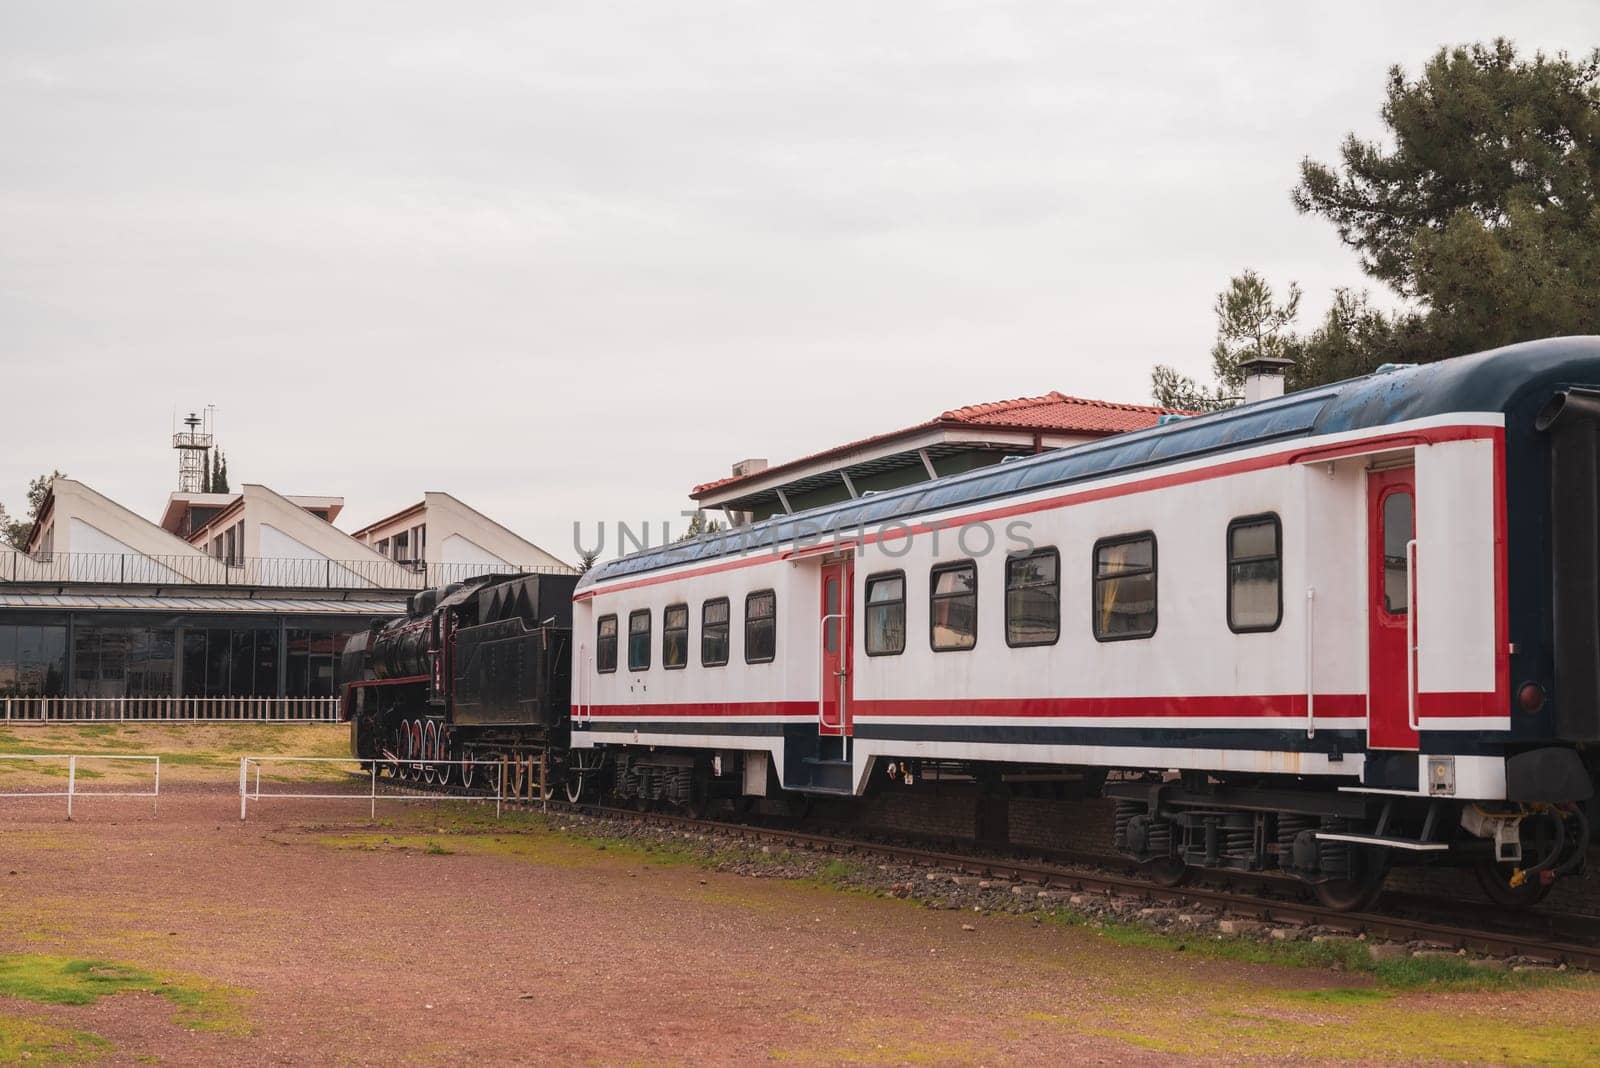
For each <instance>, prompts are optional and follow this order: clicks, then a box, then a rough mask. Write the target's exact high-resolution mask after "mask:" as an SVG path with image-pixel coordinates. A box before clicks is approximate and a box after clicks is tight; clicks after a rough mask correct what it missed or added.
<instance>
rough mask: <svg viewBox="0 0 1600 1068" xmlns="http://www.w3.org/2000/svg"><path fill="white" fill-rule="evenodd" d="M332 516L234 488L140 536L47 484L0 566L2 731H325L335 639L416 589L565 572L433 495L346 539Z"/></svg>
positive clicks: (69, 483) (65, 484)
mask: <svg viewBox="0 0 1600 1068" xmlns="http://www.w3.org/2000/svg"><path fill="white" fill-rule="evenodd" d="M343 509H344V499H343V498H342V497H335V496H286V495H282V494H279V493H277V492H275V491H274V490H272V489H270V488H269V487H267V486H262V485H255V484H248V485H245V486H243V487H241V488H240V490H239V491H238V492H234V493H201V492H195V491H180V492H178V493H174V494H172V495H171V496H170V497H169V498H168V500H167V503H166V507H165V509H164V510H163V512H162V514H161V517H160V520H159V521H157V522H153V521H151V520H149V519H146V518H144V517H143V516H141V515H139V514H137V513H136V512H134V511H132V510H131V509H129V508H127V507H125V506H124V505H122V504H119V503H118V502H116V501H113V500H111V499H110V498H109V497H106V496H105V495H103V494H101V493H99V492H97V491H95V490H94V489H93V488H92V487H90V486H88V485H87V484H85V483H83V482H81V481H78V480H76V479H69V478H58V479H56V480H55V482H54V483H53V484H52V486H51V489H50V494H49V496H48V498H47V499H46V500H45V502H44V504H43V506H42V507H41V508H40V510H39V513H38V518H37V520H36V521H35V523H34V526H33V530H32V533H31V535H30V537H29V539H28V544H27V545H26V546H25V547H24V548H23V549H21V550H0V709H3V716H4V718H8V719H13V720H27V719H41V718H57V717H61V718H66V717H72V718H90V717H92V718H128V719H134V718H143V719H162V718H207V717H216V718H235V717H249V718H309V719H326V718H335V716H336V708H337V700H336V696H335V695H336V694H337V693H338V686H339V684H340V683H341V682H342V681H343V680H341V679H339V678H338V670H339V651H340V649H341V648H342V647H343V645H344V642H345V639H346V638H348V637H349V636H350V635H351V634H353V633H355V632H358V631H361V630H364V629H366V628H367V627H368V626H369V625H371V623H373V622H374V621H377V620H382V619H387V618H390V617H392V616H396V615H399V614H401V613H403V612H404V611H405V604H406V598H407V597H409V596H410V595H411V594H412V593H414V592H415V591H417V590H420V589H424V588H426V587H429V586H441V585H448V584H449V583H451V582H457V581H460V580H462V579H465V578H469V577H471V576H473V575H478V574H484V573H487V572H506V571H570V570H571V569H570V568H569V567H568V565H566V564H565V563H563V562H562V561H561V560H559V559H557V558H556V557H555V556H553V555H552V554H550V553H548V552H546V551H545V550H543V549H541V548H539V547H538V546H537V545H534V544H533V543H531V542H528V541H526V540H524V539H522V538H519V537H517V535H515V534H513V533H512V532H510V531H509V530H507V529H506V528H505V527H503V526H501V525H500V524H499V523H496V522H495V521H494V520H492V519H490V518H489V517H488V516H485V515H483V514H482V513H480V512H477V511H476V510H474V509H472V508H470V507H468V506H467V505H466V504H464V503H462V502H461V501H460V500H458V499H456V498H455V497H452V496H451V495H449V494H447V493H428V494H426V495H425V497H424V500H423V504H422V505H421V506H418V507H416V508H410V509H406V510H405V511H404V512H401V513H396V515H395V516H391V517H390V519H389V520H383V521H380V522H379V523H378V524H373V525H372V526H369V527H367V528H365V529H364V530H363V531H361V532H358V533H359V534H360V535H361V536H359V537H358V536H352V535H350V534H346V533H345V532H344V531H342V530H340V529H339V528H338V527H336V526H334V521H335V520H336V519H338V518H339V516H340V513H341V512H342V511H343ZM402 517H403V518H402ZM401 522H404V523H405V524H406V525H405V527H404V529H405V530H406V532H407V536H408V540H407V542H406V543H403V544H402V545H401V546H397V544H396V539H395V536H394V533H393V531H394V530H395V529H397V528H398V527H397V525H398V524H399V523H401ZM434 531H438V532H441V533H442V536H438V537H436V538H434V539H430V534H431V533H432V532H434ZM410 539H414V540H410ZM430 540H432V541H433V544H434V545H435V549H434V551H433V552H431V553H429V552H426V551H422V552H417V553H412V552H410V551H408V550H407V549H406V548H405V547H404V545H416V546H418V547H419V549H420V548H421V547H422V546H424V545H425V544H427V543H428V542H429V541H430ZM385 542H387V544H384V543H385ZM380 546H381V547H380Z"/></svg>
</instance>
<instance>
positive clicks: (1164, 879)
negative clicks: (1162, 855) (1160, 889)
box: [1139, 857, 1194, 886]
mask: <svg viewBox="0 0 1600 1068" xmlns="http://www.w3.org/2000/svg"><path fill="white" fill-rule="evenodd" d="M1139 870H1140V872H1141V873H1143V875H1144V877H1145V878H1146V879H1149V880H1150V881H1151V882H1153V883H1155V884H1156V885H1157V886H1182V885H1183V884H1184V883H1186V882H1188V881H1189V879H1190V878H1191V877H1192V876H1193V875H1194V869H1193V868H1191V867H1190V866H1189V865H1188V864H1187V863H1186V862H1184V861H1182V860H1179V859H1178V858H1176V857H1168V858H1166V859H1164V860H1151V861H1147V862H1145V863H1144V864H1143V865H1141V866H1140V869H1139Z"/></svg>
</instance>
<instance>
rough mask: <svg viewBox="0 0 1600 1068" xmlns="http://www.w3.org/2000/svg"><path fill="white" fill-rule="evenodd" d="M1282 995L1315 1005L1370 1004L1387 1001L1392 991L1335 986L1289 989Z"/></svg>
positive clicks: (1289, 999) (1288, 998)
mask: <svg viewBox="0 0 1600 1068" xmlns="http://www.w3.org/2000/svg"><path fill="white" fill-rule="evenodd" d="M1283 997H1284V1000H1286V1001H1307V1002H1311V1003H1312V1004H1315V1005H1370V1004H1372V1003H1373V1002H1376V1001H1388V1000H1389V999H1390V998H1392V997H1394V993H1393V992H1392V991H1389V990H1379V989H1377V988H1375V987H1370V986H1335V987H1329V988H1328V989H1326V990H1289V991H1285V992H1284V995H1283Z"/></svg>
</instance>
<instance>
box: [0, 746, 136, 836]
mask: <svg viewBox="0 0 1600 1068" xmlns="http://www.w3.org/2000/svg"><path fill="white" fill-rule="evenodd" d="M0 760H65V761H66V762H67V788H66V789H65V790H21V791H12V792H7V793H0V797H64V798H66V799H67V819H69V820H70V819H71V818H72V802H73V799H74V798H77V797H148V798H150V811H151V812H152V813H154V812H155V811H156V810H157V806H159V805H160V804H161V758H160V757H159V756H147V755H145V754H143V753H0ZM80 760H84V761H91V762H92V761H97V760H142V761H145V762H147V763H150V764H152V765H153V766H154V768H155V779H154V782H153V784H152V786H151V788H150V789H148V790H84V789H81V788H80V787H79V786H78V761H80Z"/></svg>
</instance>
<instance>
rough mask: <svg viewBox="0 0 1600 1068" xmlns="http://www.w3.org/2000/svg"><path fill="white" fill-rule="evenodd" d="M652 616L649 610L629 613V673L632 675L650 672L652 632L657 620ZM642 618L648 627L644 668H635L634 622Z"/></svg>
mask: <svg viewBox="0 0 1600 1068" xmlns="http://www.w3.org/2000/svg"><path fill="white" fill-rule="evenodd" d="M651 615H652V613H651V611H650V609H648V608H635V609H634V610H633V611H631V612H629V613H628V671H629V673H630V674H633V673H638V672H641V671H649V670H650V638H651V634H650V631H651V630H653V629H654V627H655V620H654V619H653V618H651ZM640 616H644V618H645V622H646V623H647V624H648V626H647V627H646V628H645V632H644V635H645V640H644V666H643V667H635V666H634V664H633V621H634V620H635V619H637V618H638V617H640Z"/></svg>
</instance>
